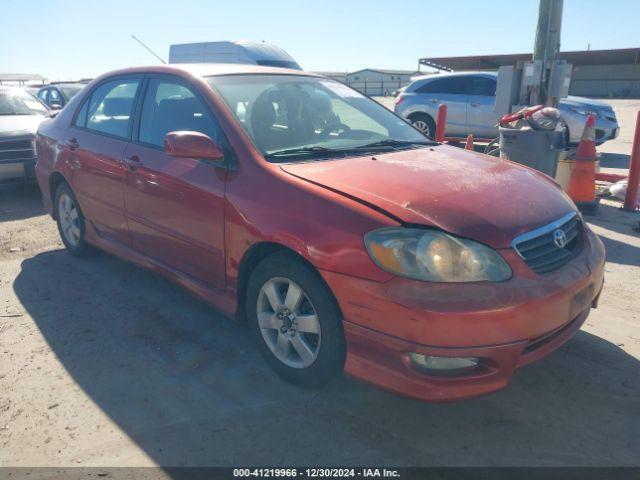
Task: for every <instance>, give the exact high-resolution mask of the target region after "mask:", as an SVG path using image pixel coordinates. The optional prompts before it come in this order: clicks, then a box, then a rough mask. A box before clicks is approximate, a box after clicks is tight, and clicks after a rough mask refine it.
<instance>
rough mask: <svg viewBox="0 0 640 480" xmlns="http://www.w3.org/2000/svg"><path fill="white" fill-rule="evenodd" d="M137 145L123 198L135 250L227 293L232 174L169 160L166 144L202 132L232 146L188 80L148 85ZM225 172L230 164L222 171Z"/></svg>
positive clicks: (130, 150)
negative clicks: (170, 136) (172, 136)
mask: <svg viewBox="0 0 640 480" xmlns="http://www.w3.org/2000/svg"><path fill="white" fill-rule="evenodd" d="M140 111H141V112H140V115H139V117H140V119H139V127H138V128H137V132H135V133H134V138H136V139H137V141H136V142H133V143H131V144H130V145H129V146H128V147H127V149H126V151H125V152H124V161H125V163H127V168H126V171H125V180H124V196H125V205H126V212H127V218H128V223H129V230H130V232H131V241H132V245H133V248H135V249H136V250H138V251H139V252H140V253H141V254H143V255H146V256H148V257H150V258H153V259H155V260H157V261H160V262H162V263H164V264H166V265H167V266H169V267H172V268H174V269H176V270H179V271H181V272H183V273H185V274H187V275H189V276H191V277H193V278H195V279H197V280H200V281H202V282H205V283H207V284H210V285H213V286H215V287H218V288H224V287H225V285H226V276H225V262H224V261H225V258H224V209H225V186H226V174H227V170H226V168H221V167H220V165H218V166H216V165H214V164H213V163H212V162H210V161H205V160H199V159H195V158H177V157H171V156H169V155H167V154H166V153H165V152H164V148H163V142H164V137H165V135H166V134H167V133H168V132H171V131H185V130H188V131H198V132H202V133H205V134H207V135H208V136H210V137H211V138H212V139H213V140H216V141H217V142H218V143H220V144H221V145H222V146H223V148H224V146H225V145H226V144H225V142H224V138H223V136H222V133H221V130H220V129H219V127H218V125H217V123H216V121H215V118H214V117H213V116H212V115H211V113H210V111H209V109H208V107H207V106H206V104H205V103H204V102H203V100H202V98H201V97H200V96H199V95H198V94H197V92H196V91H195V90H194V89H193V88H192V87H191V86H189V85H188V84H185V83H184V82H183V81H181V80H178V79H175V78H172V77H166V76H161V77H158V78H155V77H153V78H150V79H149V81H148V85H147V87H146V92H145V97H144V100H143V102H142V105H141V109H140ZM222 167H224V165H223V166H222Z"/></svg>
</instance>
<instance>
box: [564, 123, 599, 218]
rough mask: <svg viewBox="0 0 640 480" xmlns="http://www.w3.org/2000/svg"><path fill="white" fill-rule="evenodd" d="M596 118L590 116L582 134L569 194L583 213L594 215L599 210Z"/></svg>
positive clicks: (568, 190)
mask: <svg viewBox="0 0 640 480" xmlns="http://www.w3.org/2000/svg"><path fill="white" fill-rule="evenodd" d="M595 124H596V117H595V116H594V115H589V116H588V117H587V123H586V124H585V127H584V132H583V133H582V138H581V140H580V144H579V145H578V150H577V151H576V154H575V157H574V160H575V161H574V163H573V167H572V169H571V176H570V177H569V184H568V185H567V194H568V195H569V197H571V200H573V201H574V202H575V204H576V206H577V207H578V209H579V210H580V211H581V212H583V213H594V212H595V210H596V209H597V208H598V203H599V202H598V200H599V199H597V200H596V161H597V160H598V154H597V153H596V132H595Z"/></svg>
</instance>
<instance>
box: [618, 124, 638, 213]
mask: <svg viewBox="0 0 640 480" xmlns="http://www.w3.org/2000/svg"><path fill="white" fill-rule="evenodd" d="M639 182H640V112H638V116H637V117H636V132H635V134H634V136H633V148H632V149H631V160H629V183H627V194H626V195H625V197H624V206H623V207H622V208H623V209H624V210H626V211H627V212H634V211H635V210H636V208H637V206H638V183H639Z"/></svg>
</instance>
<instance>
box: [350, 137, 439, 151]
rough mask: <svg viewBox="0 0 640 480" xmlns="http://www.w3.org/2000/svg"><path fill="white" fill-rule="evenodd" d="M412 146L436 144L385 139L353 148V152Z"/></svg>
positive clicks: (432, 143)
mask: <svg viewBox="0 0 640 480" xmlns="http://www.w3.org/2000/svg"><path fill="white" fill-rule="evenodd" d="M414 145H423V146H424V145H437V142H433V141H430V140H424V141H415V142H412V141H410V140H394V139H393V138H387V139H385V140H380V141H378V142H372V143H367V144H365V145H359V146H357V147H353V149H354V150H366V149H368V148H377V147H412V146H414Z"/></svg>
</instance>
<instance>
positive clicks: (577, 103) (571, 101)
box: [560, 95, 612, 110]
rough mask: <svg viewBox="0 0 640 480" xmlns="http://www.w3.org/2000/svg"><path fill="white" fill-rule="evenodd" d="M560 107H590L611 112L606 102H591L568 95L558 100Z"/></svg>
mask: <svg viewBox="0 0 640 480" xmlns="http://www.w3.org/2000/svg"><path fill="white" fill-rule="evenodd" d="M560 106H561V107H563V106H571V107H591V108H594V109H596V110H603V109H605V110H612V107H611V105H609V104H608V103H606V102H601V101H600V100H593V99H592V98H585V97H574V96H573V95H569V96H568V97H567V98H563V99H562V100H560Z"/></svg>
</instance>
